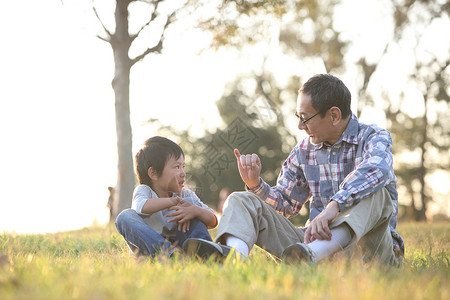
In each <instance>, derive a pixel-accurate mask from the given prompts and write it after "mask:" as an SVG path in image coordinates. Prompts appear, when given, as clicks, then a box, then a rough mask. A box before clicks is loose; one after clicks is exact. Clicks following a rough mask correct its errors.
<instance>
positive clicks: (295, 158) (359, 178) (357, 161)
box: [248, 115, 404, 251]
mask: <svg viewBox="0 0 450 300" xmlns="http://www.w3.org/2000/svg"><path fill="white" fill-rule="evenodd" d="M392 165H393V159H392V140H391V136H390V134H389V132H388V131H387V130H384V129H381V128H379V127H377V126H376V125H366V124H363V123H360V122H359V121H358V118H357V117H356V116H355V115H353V116H352V118H351V120H350V122H349V123H348V126H347V128H346V130H345V132H344V133H343V134H342V136H341V138H340V139H339V140H338V141H337V142H336V144H334V145H329V144H327V143H321V144H318V145H313V144H311V143H310V141H309V137H306V138H304V139H303V140H301V141H300V142H299V143H298V144H297V145H296V146H295V148H294V149H293V150H292V152H291V153H290V155H289V157H288V158H287V159H286V161H285V162H284V163H283V167H282V169H281V172H280V174H279V176H278V180H277V185H276V186H274V187H270V186H269V185H268V184H267V183H266V182H264V181H263V180H262V179H261V180H260V184H259V185H258V186H257V187H256V188H254V189H253V190H249V189H248V190H249V191H251V192H253V193H255V194H256V195H258V196H259V197H260V199H261V200H263V201H265V202H266V203H267V204H269V205H270V206H272V207H273V208H275V210H276V211H278V212H279V213H280V214H282V215H284V216H286V217H291V216H295V215H296V214H298V212H299V211H300V209H301V208H302V206H303V204H304V203H305V202H306V201H307V200H308V199H310V198H311V196H312V200H311V205H310V220H313V219H314V218H315V217H316V216H317V215H318V214H319V213H320V212H321V211H322V210H324V208H325V207H326V205H327V204H328V203H329V202H330V201H331V200H335V201H336V202H338V204H339V208H340V210H341V211H344V210H345V209H346V208H347V207H350V206H352V205H354V204H356V203H358V202H359V201H361V200H362V199H364V198H367V197H368V196H370V195H372V194H374V193H375V192H377V191H379V190H380V189H381V188H383V187H384V188H386V189H387V190H388V192H389V194H390V196H391V199H392V202H393V206H394V212H393V214H392V218H391V220H390V223H389V227H390V230H391V234H392V237H393V241H394V244H397V245H399V246H400V249H401V250H402V251H404V244H403V240H402V238H401V237H400V235H399V234H398V233H397V232H396V231H395V229H396V227H397V212H398V194H397V187H396V182H397V178H396V177H395V174H394V170H393V166H392Z"/></svg>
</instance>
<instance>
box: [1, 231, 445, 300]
mask: <svg viewBox="0 0 450 300" xmlns="http://www.w3.org/2000/svg"><path fill="white" fill-rule="evenodd" d="M449 229H450V223H438V224H422V223H406V224H400V226H399V228H398V231H399V233H400V234H401V235H402V236H403V237H404V239H405V242H406V245H407V252H406V255H405V261H404V265H403V266H402V267H401V268H398V269H397V268H390V269H388V268H381V267H377V266H373V265H367V264H362V263H361V262H359V261H348V260H347V259H336V260H333V261H326V262H322V263H320V264H318V265H316V266H313V267H306V266H289V265H285V264H279V263H277V262H275V261H274V260H273V259H272V258H270V257H269V256H267V255H266V254H265V253H264V252H263V251H261V250H260V249H254V250H253V252H252V253H251V255H250V260H249V261H239V260H237V259H235V258H233V259H229V260H227V261H225V262H224V263H220V264H219V263H215V262H213V261H206V262H199V261H196V260H193V259H190V258H186V257H182V256H180V257H178V258H176V259H170V260H169V259H165V258H164V257H159V258H157V259H143V260H140V261H136V260H135V259H134V258H133V257H130V255H129V253H128V248H127V247H126V245H125V242H124V241H123V240H122V238H121V237H120V236H119V235H118V233H117V232H116V231H115V229H114V228H113V227H112V226H107V227H97V228H86V229H82V230H79V231H72V232H63V233H57V234H47V235H13V234H1V235H0V255H1V256H0V299H377V300H378V299H408V300H413V299H450V282H449V277H450V271H449V266H450V262H449V259H450V254H449V248H450V247H449V246H450V238H449V232H450V230H449ZM212 234H213V235H214V234H215V232H212Z"/></svg>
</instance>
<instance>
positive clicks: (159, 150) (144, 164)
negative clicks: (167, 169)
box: [134, 136, 184, 186]
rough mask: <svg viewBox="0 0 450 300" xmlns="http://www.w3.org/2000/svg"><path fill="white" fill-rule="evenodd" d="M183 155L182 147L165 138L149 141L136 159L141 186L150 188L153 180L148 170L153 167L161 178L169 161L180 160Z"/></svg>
mask: <svg viewBox="0 0 450 300" xmlns="http://www.w3.org/2000/svg"><path fill="white" fill-rule="evenodd" d="M181 155H183V156H184V153H183V150H182V149H181V147H180V146H178V145H177V144H176V143H174V142H172V141H171V140H169V139H167V138H165V137H161V136H154V137H151V138H149V139H147V140H146V141H145V142H144V146H143V147H142V148H141V149H140V150H139V151H138V152H137V153H136V156H135V158H134V159H135V164H136V173H137V177H138V179H139V184H145V185H148V186H150V184H151V182H152V180H151V179H150V176H148V169H149V168H150V167H151V168H152V169H153V170H154V171H155V172H156V174H157V175H158V176H161V175H162V172H163V170H164V166H165V165H166V162H167V160H168V159H169V158H170V157H173V158H175V159H178V158H180V156H181Z"/></svg>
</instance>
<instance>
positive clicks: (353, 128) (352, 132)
mask: <svg viewBox="0 0 450 300" xmlns="http://www.w3.org/2000/svg"><path fill="white" fill-rule="evenodd" d="M358 128H359V121H358V117H356V116H355V115H354V114H352V117H351V118H350V121H349V122H348V124H347V128H345V131H344V133H343V134H342V135H341V137H340V138H339V140H338V141H337V142H336V143H335V145H338V144H340V143H341V142H346V143H349V144H355V145H357V144H358ZM330 146H332V145H330V144H328V143H326V142H322V143H320V144H317V145H315V148H316V149H317V150H319V149H322V148H324V147H330Z"/></svg>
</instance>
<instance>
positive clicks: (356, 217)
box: [330, 188, 396, 264]
mask: <svg viewBox="0 0 450 300" xmlns="http://www.w3.org/2000/svg"><path fill="white" fill-rule="evenodd" d="M392 212H393V205H392V200H391V197H390V196H389V193H388V191H387V190H386V189H384V188H383V189H381V190H380V191H378V192H376V193H375V194H373V195H372V196H370V197H368V198H366V199H362V200H361V201H360V202H359V203H357V204H356V205H354V206H352V207H350V208H349V209H347V210H345V211H343V212H342V213H340V214H339V215H338V216H337V217H336V219H335V220H333V222H331V224H330V228H335V227H338V226H339V225H341V224H346V225H347V226H348V227H350V228H351V230H352V231H353V239H352V242H351V243H350V245H349V246H348V247H350V246H352V245H354V244H355V243H358V244H359V245H360V246H362V250H363V252H364V254H365V256H366V258H368V259H373V258H377V259H378V260H379V261H380V262H382V263H384V264H392V263H395V261H396V259H395V254H394V251H393V243H392V236H391V232H390V229H389V221H390V219H391V216H392ZM348 247H346V248H348Z"/></svg>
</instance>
